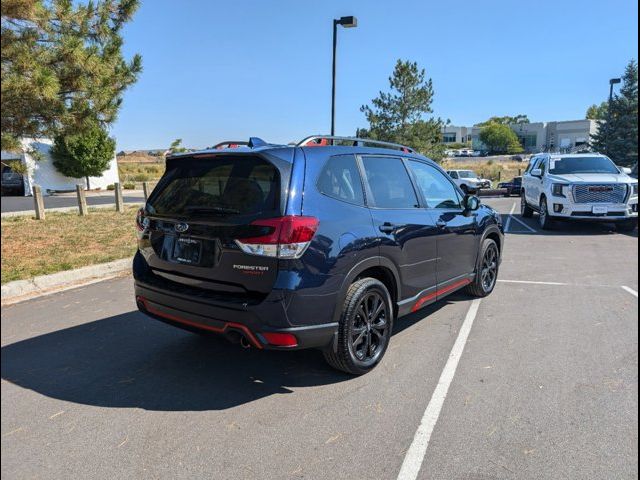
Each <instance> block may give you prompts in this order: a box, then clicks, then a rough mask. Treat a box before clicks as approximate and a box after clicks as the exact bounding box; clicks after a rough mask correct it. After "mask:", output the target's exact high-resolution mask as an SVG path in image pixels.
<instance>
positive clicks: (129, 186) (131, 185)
mask: <svg viewBox="0 0 640 480" xmlns="http://www.w3.org/2000/svg"><path fill="white" fill-rule="evenodd" d="M122 188H124V189H125V190H134V189H135V188H136V184H135V183H133V182H125V183H123V184H122Z"/></svg>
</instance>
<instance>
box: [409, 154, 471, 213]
mask: <svg viewBox="0 0 640 480" xmlns="http://www.w3.org/2000/svg"><path fill="white" fill-rule="evenodd" d="M409 167H410V168H411V171H412V172H413V174H414V175H415V178H416V183H417V184H418V188H419V189H420V191H421V192H422V195H423V196H424V199H425V201H426V202H427V206H428V207H429V208H460V197H459V196H458V192H457V191H456V188H455V187H454V186H453V184H452V183H451V181H450V180H449V179H447V177H445V176H444V175H443V174H442V173H440V171H439V170H437V169H435V168H433V167H432V166H430V165H427V164H426V163H422V162H418V161H416V160H409Z"/></svg>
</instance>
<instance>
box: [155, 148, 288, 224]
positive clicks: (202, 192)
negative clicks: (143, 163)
mask: <svg viewBox="0 0 640 480" xmlns="http://www.w3.org/2000/svg"><path fill="white" fill-rule="evenodd" d="M147 210H148V212H149V213H150V214H152V215H153V214H156V215H171V216H173V215H175V216H187V217H192V216H214V217H215V216H227V215H252V216H253V215H271V216H277V215H279V210H280V174H279V171H278V169H277V168H276V167H275V166H274V165H273V164H271V163H269V162H268V161H266V160H263V159H262V158H259V157H226V158H220V157H218V158H202V159H189V158H185V159H183V160H182V159H181V160H176V161H175V162H174V165H173V166H171V168H170V169H169V170H168V171H167V173H165V176H164V177H163V178H162V180H161V181H160V183H159V184H158V187H157V189H156V191H155V192H154V195H152V196H151V197H150V198H149V201H148V202H147Z"/></svg>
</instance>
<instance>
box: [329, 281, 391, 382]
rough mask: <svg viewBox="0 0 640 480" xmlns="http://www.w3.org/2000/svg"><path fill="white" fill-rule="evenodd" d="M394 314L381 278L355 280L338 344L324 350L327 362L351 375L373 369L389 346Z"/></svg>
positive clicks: (346, 300) (345, 301) (348, 297)
mask: <svg viewBox="0 0 640 480" xmlns="http://www.w3.org/2000/svg"><path fill="white" fill-rule="evenodd" d="M379 308H380V309H381V310H380V312H378V309H379ZM371 310H375V311H374V312H372V311H371ZM376 312H378V313H376ZM373 315H375V318H374V316H373ZM393 315H394V313H393V305H392V301H391V295H390V294H389V291H388V290H387V287H385V286H384V284H383V283H382V282H381V281H379V280H376V279H375V278H362V279H360V280H357V281H356V282H354V283H353V284H352V285H351V286H350V287H349V290H348V292H347V297H346V298H345V300H344V306H343V309H342V314H341V316H340V321H339V323H338V336H337V342H336V343H337V344H336V345H332V346H331V347H329V348H327V349H325V350H324V352H323V353H324V357H325V359H326V361H327V363H329V365H331V366H332V367H333V368H335V369H337V370H341V371H343V372H347V373H349V374H351V375H363V374H365V373H367V372H369V371H371V370H373V369H374V368H375V367H376V365H378V363H380V361H381V360H382V357H383V356H384V354H385V352H386V350H387V347H388V345H389V340H390V338H391V332H392V329H393ZM363 343H364V345H363ZM374 344H375V349H372V348H371V347H373V346H374Z"/></svg>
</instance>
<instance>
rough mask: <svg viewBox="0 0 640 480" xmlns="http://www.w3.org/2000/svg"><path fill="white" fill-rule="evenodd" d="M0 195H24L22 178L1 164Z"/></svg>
mask: <svg viewBox="0 0 640 480" xmlns="http://www.w3.org/2000/svg"><path fill="white" fill-rule="evenodd" d="M1 194H2V195H24V177H23V176H22V174H21V173H18V172H14V171H13V169H12V168H11V166H10V165H7V164H5V163H2V191H1Z"/></svg>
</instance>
